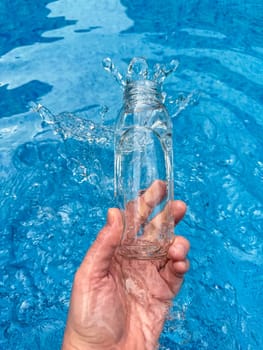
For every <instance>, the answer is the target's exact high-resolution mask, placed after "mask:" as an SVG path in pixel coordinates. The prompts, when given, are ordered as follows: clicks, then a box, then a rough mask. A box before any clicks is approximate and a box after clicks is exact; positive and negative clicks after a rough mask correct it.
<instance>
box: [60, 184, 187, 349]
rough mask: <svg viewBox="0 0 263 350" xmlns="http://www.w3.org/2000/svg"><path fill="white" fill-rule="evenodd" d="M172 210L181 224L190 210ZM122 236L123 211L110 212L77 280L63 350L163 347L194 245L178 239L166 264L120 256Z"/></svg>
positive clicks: (179, 206) (181, 205) (176, 204)
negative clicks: (169, 314)
mask: <svg viewBox="0 0 263 350" xmlns="http://www.w3.org/2000/svg"><path fill="white" fill-rule="evenodd" d="M154 186H159V185H158V183H157V182H156V184H155V185H154ZM151 187H152V186H151ZM152 190H157V191H158V188H154V189H153V188H149V189H148V190H146V192H145V193H144V194H143V195H142V196H144V200H145V204H146V209H147V205H148V204H147V198H150V197H149V195H150V194H151V193H150V192H151V191H152ZM149 203H150V201H149ZM171 207H172V214H173V218H174V224H175V225H176V224H177V223H178V222H179V221H180V220H181V219H182V217H183V216H184V214H185V211H186V207H185V204H184V203H183V202H181V201H173V202H172V203H171ZM153 220H154V219H153ZM122 231H123V222H122V215H121V212H120V211H119V210H118V209H109V212H108V218H107V223H106V225H105V227H104V228H103V229H102V230H101V231H100V233H99V234H98V236H97V239H96V241H95V242H94V243H93V245H92V246H91V248H90V249H89V251H88V252H87V254H86V256H85V258H84V260H83V262H82V264H81V266H80V268H79V269H78V271H77V273H76V276H75V280H74V284H73V290H72V295H71V303H70V310H69V315H68V320H67V326H66V330H65V334H64V341H63V347H62V349H63V350H73V349H75V350H84V349H85V350H106V349H107V350H109V349H110V350H146V349H147V350H152V349H155V348H156V346H157V343H158V339H159V336H160V333H161V331H162V327H163V323H164V321H165V317H166V315H167V312H168V310H169V306H170V304H171V301H172V299H173V297H174V296H175V295H177V293H178V291H179V289H180V287H181V284H182V281H183V276H184V274H185V273H186V272H187V270H188V268H189V262H188V260H187V258H186V255H187V252H188V250H189V242H188V241H187V240H186V239H185V238H183V237H181V236H176V237H175V238H174V240H173V242H172V244H171V246H170V247H169V250H168V253H167V257H165V258H164V259H160V260H159V259H158V260H137V259H126V258H125V257H124V256H121V255H120V254H118V246H119V244H120V240H121V235H122Z"/></svg>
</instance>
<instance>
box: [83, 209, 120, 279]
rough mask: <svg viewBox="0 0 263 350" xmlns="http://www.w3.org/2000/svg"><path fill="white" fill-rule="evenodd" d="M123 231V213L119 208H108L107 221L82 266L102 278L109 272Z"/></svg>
mask: <svg viewBox="0 0 263 350" xmlns="http://www.w3.org/2000/svg"><path fill="white" fill-rule="evenodd" d="M122 231H123V222H122V215H121V212H120V210H119V209H117V208H111V209H109V210H108V216H107V223H106V225H105V226H104V227H103V229H102V230H101V231H100V232H99V234H98V236H97V238H96V240H95V241H94V243H93V244H92V246H91V247H90V249H89V250H88V252H87V254H86V256H85V258H84V260H83V262H82V264H81V268H83V269H85V270H86V273H90V274H92V276H93V277H97V278H102V277H105V276H106V275H107V274H108V271H109V268H110V264H111V261H112V257H113V255H114V253H115V251H116V248H117V247H118V246H119V244H120V240H121V235H122Z"/></svg>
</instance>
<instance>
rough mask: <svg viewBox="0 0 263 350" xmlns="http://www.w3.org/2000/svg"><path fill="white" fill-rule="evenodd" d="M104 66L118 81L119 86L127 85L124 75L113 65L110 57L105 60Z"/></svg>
mask: <svg viewBox="0 0 263 350" xmlns="http://www.w3.org/2000/svg"><path fill="white" fill-rule="evenodd" d="M102 65H103V67H104V69H105V70H106V71H107V72H109V73H111V74H112V75H113V77H114V78H115V79H116V81H117V83H118V84H120V85H121V86H125V85H126V82H125V80H124V79H123V76H122V74H121V73H120V72H119V70H118V69H117V68H116V67H115V65H114V64H113V62H112V60H111V59H110V58H109V57H106V58H104V60H103V61H102Z"/></svg>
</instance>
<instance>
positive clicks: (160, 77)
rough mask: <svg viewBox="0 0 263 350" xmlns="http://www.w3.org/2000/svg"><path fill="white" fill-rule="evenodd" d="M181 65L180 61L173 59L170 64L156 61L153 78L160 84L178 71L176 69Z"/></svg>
mask: <svg viewBox="0 0 263 350" xmlns="http://www.w3.org/2000/svg"><path fill="white" fill-rule="evenodd" d="M178 66H179V61H177V60H172V61H171V62H170V63H168V64H160V63H156V64H155V66H154V75H153V80H154V81H155V82H157V83H159V84H161V83H163V81H164V80H165V79H166V78H167V77H168V76H169V75H170V74H171V73H173V72H175V71H176V69H177V68H178Z"/></svg>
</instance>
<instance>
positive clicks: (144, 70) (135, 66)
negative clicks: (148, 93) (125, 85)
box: [127, 57, 149, 81]
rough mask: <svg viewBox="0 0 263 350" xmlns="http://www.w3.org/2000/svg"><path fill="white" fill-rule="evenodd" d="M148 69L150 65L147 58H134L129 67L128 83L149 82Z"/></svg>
mask: <svg viewBox="0 0 263 350" xmlns="http://www.w3.org/2000/svg"><path fill="white" fill-rule="evenodd" d="M148 69H149V67H148V63H147V62H146V60H145V58H143V57H134V58H133V59H132V60H131V62H130V64H129V66H128V74H127V81H134V80H147V79H148Z"/></svg>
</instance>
